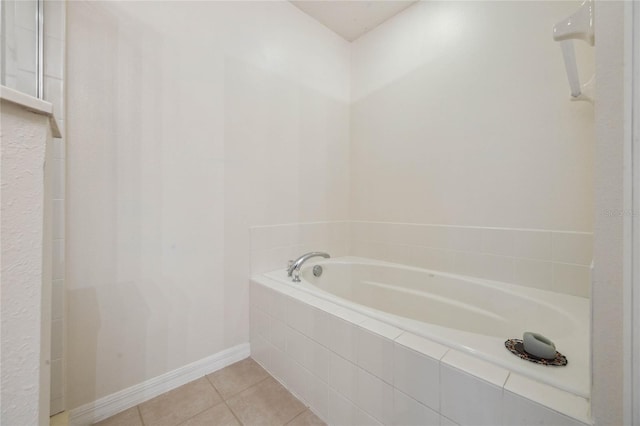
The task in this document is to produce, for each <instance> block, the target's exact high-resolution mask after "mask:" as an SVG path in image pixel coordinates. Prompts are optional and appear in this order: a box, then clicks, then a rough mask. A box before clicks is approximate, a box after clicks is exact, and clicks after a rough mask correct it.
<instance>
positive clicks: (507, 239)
mask: <svg viewBox="0 0 640 426" xmlns="http://www.w3.org/2000/svg"><path fill="white" fill-rule="evenodd" d="M350 230H351V239H350V251H349V254H350V255H353V256H362V257H368V258H372V259H379V260H386V261H389V262H396V263H402V264H406V265H413V266H418V267H422V268H427V269H435V270H437V271H443V272H453V273H457V274H460V275H468V276H472V277H479V278H486V279H491V280H496V281H502V282H507V283H513V284H519V285H523V286H527V287H535V288H540V289H543V290H552V291H555V292H558V293H565V294H571V295H575V296H581V297H589V290H590V271H591V270H590V265H591V260H592V251H593V249H592V246H593V241H592V234H591V233H587V232H566V231H552V230H535V229H514V228H488V227H472V226H448V225H430V224H406V223H389V222H363V221H352V222H351V223H350Z"/></svg>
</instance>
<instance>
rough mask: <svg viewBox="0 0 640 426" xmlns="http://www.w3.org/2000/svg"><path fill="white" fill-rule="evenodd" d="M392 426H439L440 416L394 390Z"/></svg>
mask: <svg viewBox="0 0 640 426" xmlns="http://www.w3.org/2000/svg"><path fill="white" fill-rule="evenodd" d="M393 424H394V425H397V426H439V425H440V415H439V414H438V413H437V412H435V411H433V410H431V409H430V408H428V407H425V406H424V405H422V404H420V403H419V402H418V401H416V400H414V399H413V398H411V397H409V396H408V395H405V394H404V393H402V392H400V391H399V390H397V389H395V390H394V392H393Z"/></svg>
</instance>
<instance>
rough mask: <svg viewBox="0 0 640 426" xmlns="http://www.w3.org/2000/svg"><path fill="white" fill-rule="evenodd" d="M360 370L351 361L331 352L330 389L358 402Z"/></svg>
mask: <svg viewBox="0 0 640 426" xmlns="http://www.w3.org/2000/svg"><path fill="white" fill-rule="evenodd" d="M358 370H359V368H358V367H357V366H356V365H354V364H353V363H351V362H350V361H348V360H346V359H344V358H342V357H341V356H339V355H337V354H335V353H333V352H331V353H329V387H330V388H331V389H333V390H335V391H336V392H338V393H339V394H341V395H342V396H343V397H345V398H347V399H349V400H351V401H354V402H355V400H356V390H357V387H358Z"/></svg>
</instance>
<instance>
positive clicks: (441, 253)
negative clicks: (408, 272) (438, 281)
mask: <svg viewBox="0 0 640 426" xmlns="http://www.w3.org/2000/svg"><path fill="white" fill-rule="evenodd" d="M407 259H408V262H407V263H408V264H409V265H413V266H417V267H419V268H425V269H433V270H436V271H443V272H450V271H453V267H454V252H453V251H450V250H444V249H438V248H432V247H421V246H409V247H408V248H407Z"/></svg>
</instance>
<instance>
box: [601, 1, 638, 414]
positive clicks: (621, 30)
mask: <svg viewBox="0 0 640 426" xmlns="http://www.w3.org/2000/svg"><path fill="white" fill-rule="evenodd" d="M624 13H625V5H624V2H617V1H616V2H596V16H597V20H596V34H597V35H598V36H597V37H598V39H597V45H596V66H597V68H596V69H597V73H598V84H597V86H596V95H597V103H596V127H595V130H596V163H595V166H596V167H595V182H596V185H595V201H596V204H595V229H594V237H595V238H594V271H593V287H592V291H593V304H592V327H593V340H592V347H593V367H592V368H593V390H592V412H593V417H594V420H595V423H596V424H597V425H621V424H623V416H622V414H623V412H622V408H623V407H622V405H623V402H624V399H623V393H622V392H623V366H624V363H623V352H622V350H623V345H624V334H623V278H624V270H623V243H624V235H623V232H624V227H623V224H624V220H625V215H627V214H628V213H629V212H628V211H625V210H624V208H625V205H624V193H623V181H624V164H625V161H624V152H625V151H624V150H625V143H626V142H625V134H624V104H625V95H630V94H631V91H630V90H629V89H628V88H625V86H624V82H625V80H624V59H625V58H624V41H625V39H624V34H625V20H624ZM636 78H637V76H636ZM635 184H636V185H637V184H638V182H635Z"/></svg>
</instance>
